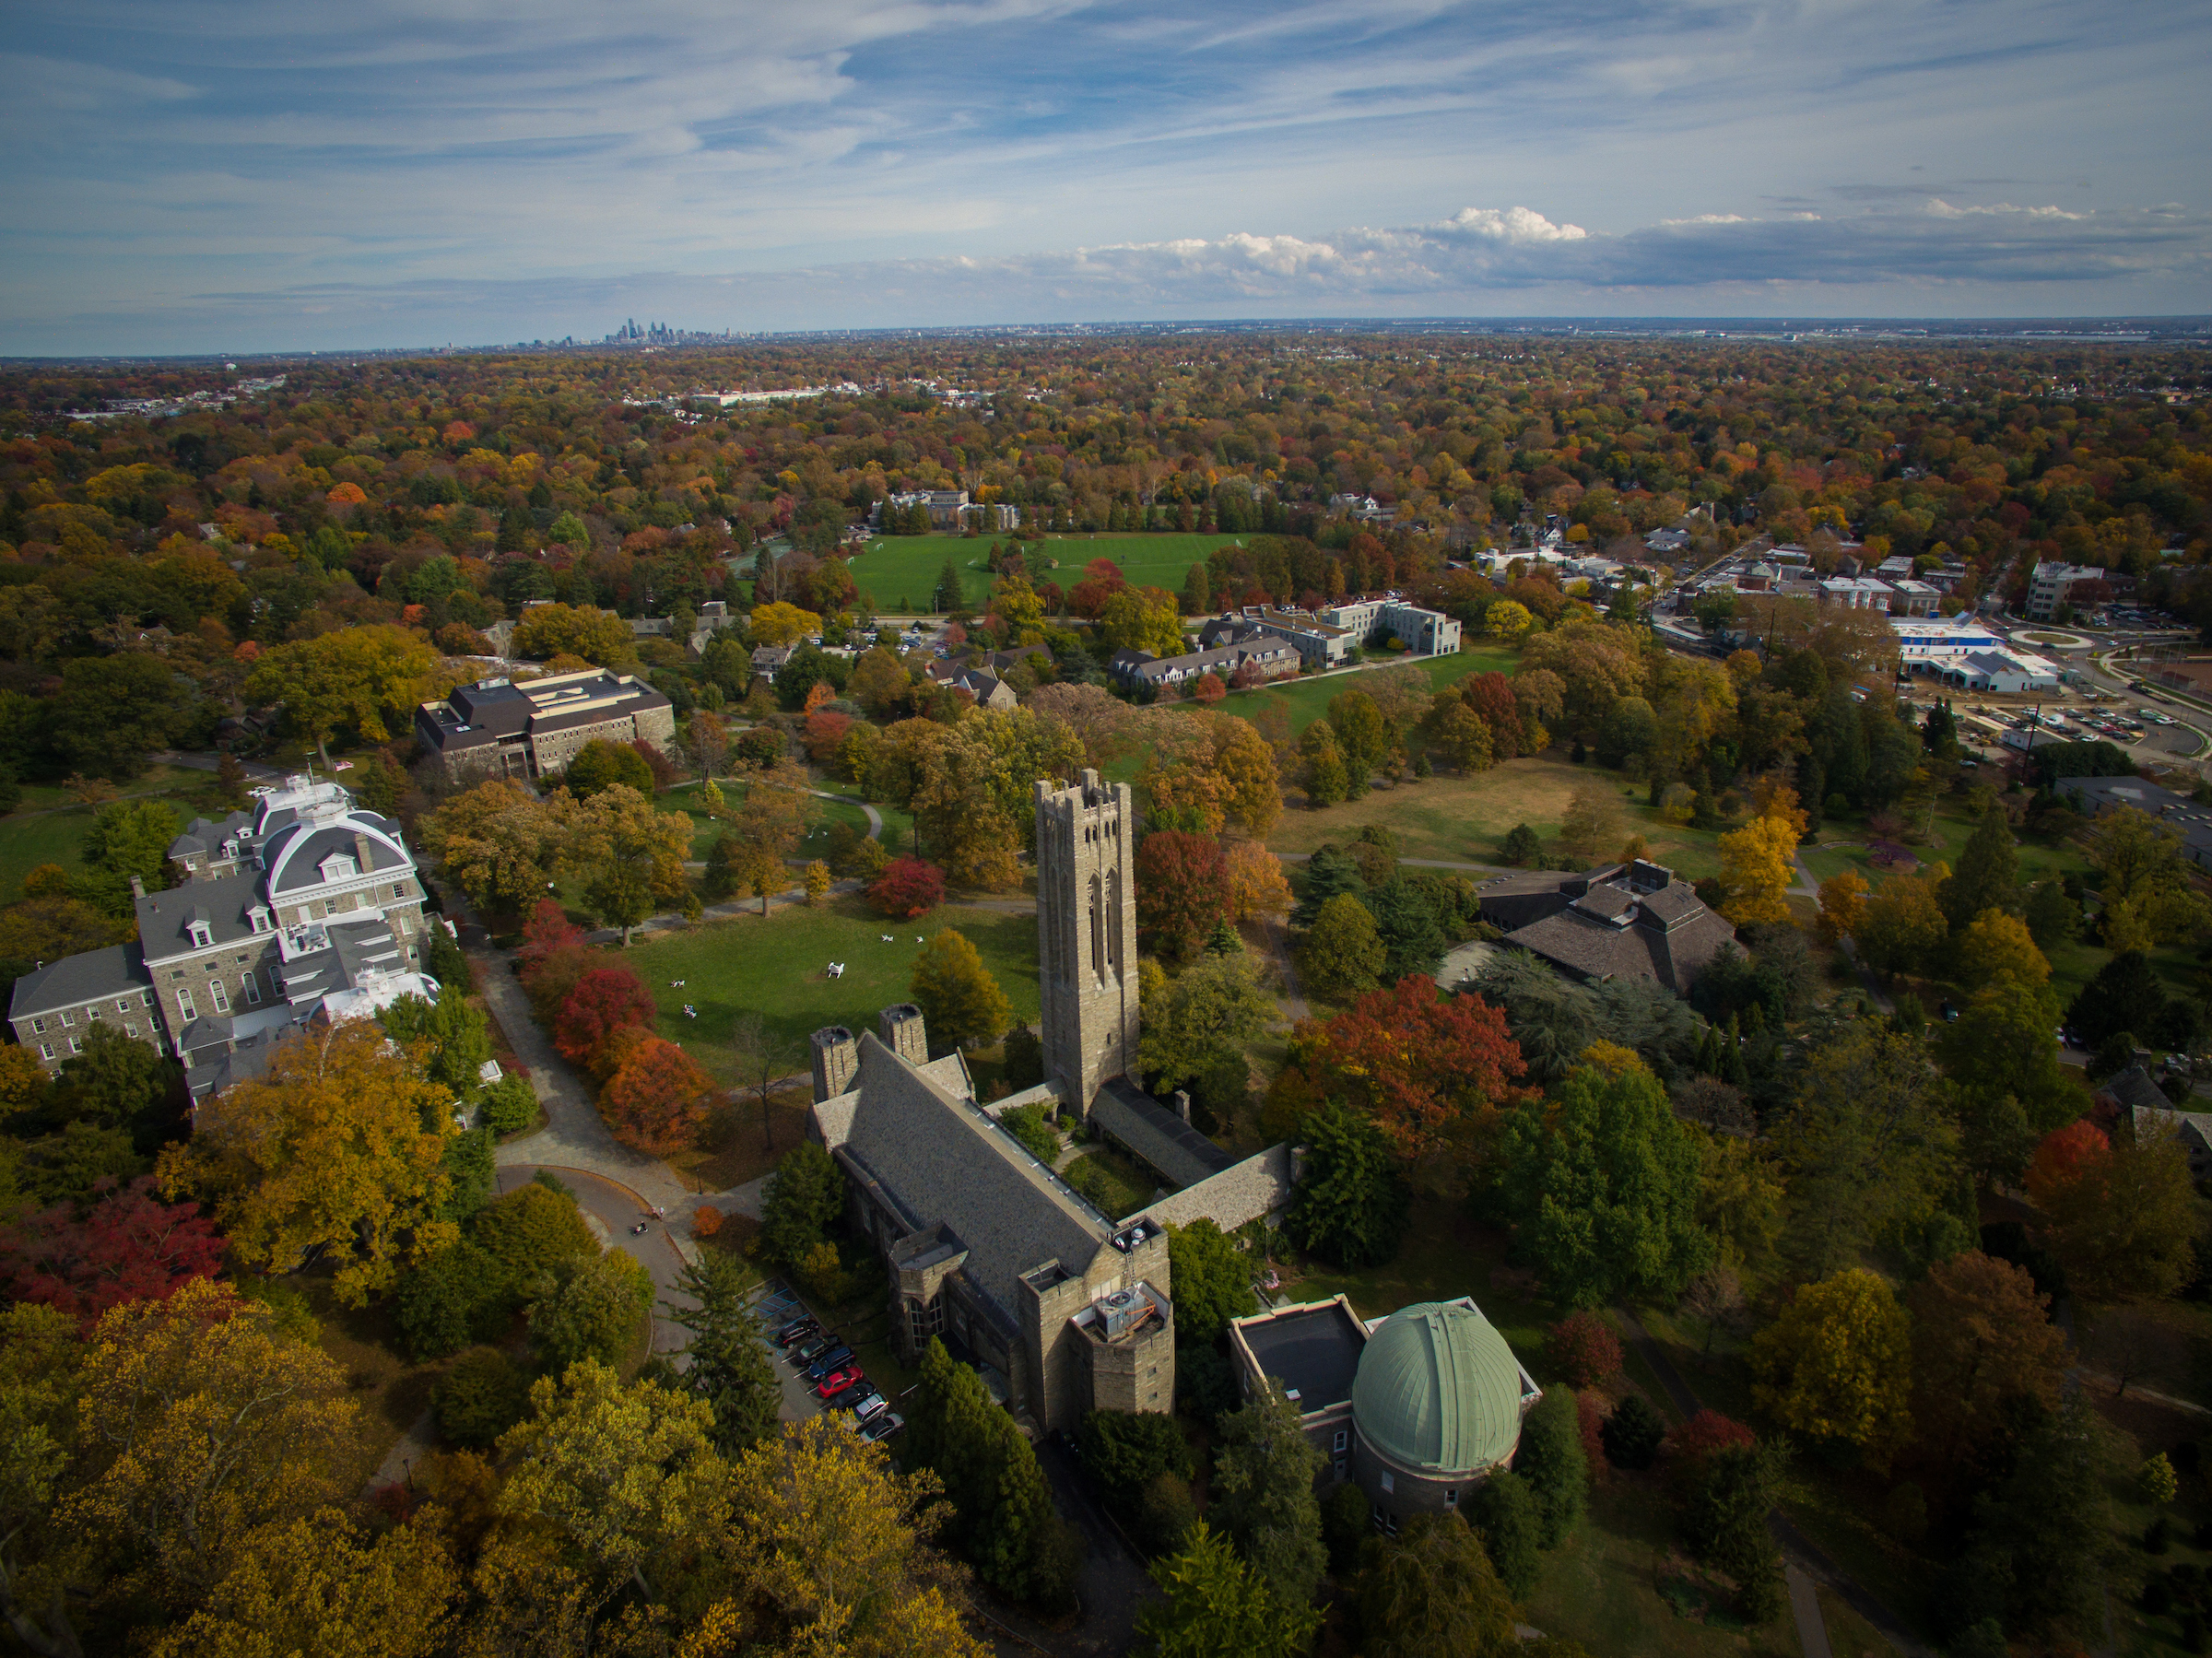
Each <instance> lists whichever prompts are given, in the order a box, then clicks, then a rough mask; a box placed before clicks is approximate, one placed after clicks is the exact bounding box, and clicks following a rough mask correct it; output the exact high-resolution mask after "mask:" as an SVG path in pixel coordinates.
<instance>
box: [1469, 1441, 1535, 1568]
mask: <svg viewBox="0 0 2212 1658" xmlns="http://www.w3.org/2000/svg"><path fill="white" fill-rule="evenodd" d="M1461 1513H1462V1515H1463V1517H1464V1518H1465V1521H1466V1523H1468V1524H1469V1525H1471V1526H1473V1527H1474V1528H1475V1535H1477V1537H1479V1538H1481V1539H1482V1552H1483V1553H1484V1554H1486V1555H1488V1557H1489V1559H1490V1564H1491V1565H1492V1566H1493V1567H1494V1568H1496V1569H1497V1572H1498V1581H1499V1582H1500V1583H1502V1584H1504V1585H1505V1592H1506V1593H1508V1594H1510V1595H1512V1597H1513V1598H1514V1599H1515V1600H1525V1599H1526V1598H1527V1597H1528V1595H1529V1593H1531V1592H1532V1591H1533V1590H1534V1589H1535V1586H1536V1577H1537V1574H1538V1573H1539V1572H1540V1571H1541V1570H1543V1564H1544V1562H1543V1557H1542V1549H1543V1546H1544V1543H1543V1538H1544V1528H1543V1523H1542V1522H1541V1521H1539V1520H1538V1519H1537V1518H1536V1499H1535V1498H1534V1497H1532V1496H1530V1495H1529V1490H1528V1482H1527V1481H1526V1480H1524V1479H1523V1478H1522V1477H1521V1476H1519V1475H1517V1474H1515V1473H1514V1472H1513V1471H1512V1469H1510V1468H1493V1469H1492V1470H1491V1471H1490V1475H1489V1477H1488V1478H1487V1479H1485V1480H1484V1481H1483V1482H1482V1483H1481V1484H1480V1485H1478V1486H1477V1487H1475V1489H1474V1490H1473V1491H1471V1492H1469V1493H1468V1496H1467V1502H1466V1506H1465V1508H1464V1509H1463V1510H1462V1511H1461Z"/></svg>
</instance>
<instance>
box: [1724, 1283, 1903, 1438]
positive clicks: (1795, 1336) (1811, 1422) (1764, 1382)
mask: <svg viewBox="0 0 2212 1658" xmlns="http://www.w3.org/2000/svg"><path fill="white" fill-rule="evenodd" d="M1751 1373H1752V1376H1753V1379H1754V1380H1753V1385H1752V1397H1753V1398H1754V1399H1756V1400H1757V1401H1758V1402H1759V1408H1760V1409H1761V1410H1764V1411H1765V1412H1766V1413H1767V1414H1768V1415H1769V1416H1771V1417H1773V1418H1774V1419H1775V1420H1776V1421H1777V1422H1779V1423H1781V1424H1782V1425H1783V1427H1784V1428H1787V1429H1790V1430H1791V1431H1792V1432H1793V1433H1801V1434H1804V1435H1805V1436H1806V1438H1807V1439H1812V1440H1832V1441H1834V1442H1836V1443H1838V1444H1841V1445H1849V1446H1853V1447H1855V1448H1857V1449H1858V1450H1859V1451H1860V1452H1864V1453H1865V1456H1866V1458H1867V1460H1868V1461H1869V1462H1870V1463H1872V1464H1874V1465H1875V1466H1877V1467H1885V1466H1887V1465H1888V1460H1889V1457H1890V1455H1891V1454H1892V1453H1893V1452H1895V1451H1897V1450H1898V1449H1899V1448H1900V1446H1902V1445H1903V1444H1904V1443H1905V1441H1906V1440H1908V1439H1910V1438H1911V1437H1912V1405H1911V1394H1910V1390H1911V1387H1912V1344H1911V1336H1910V1326H1909V1323H1908V1321H1907V1320H1906V1317H1905V1310H1904V1309H1903V1308H1902V1307H1900V1306H1899V1305H1898V1304H1897V1297H1896V1296H1895V1294H1893V1293H1892V1292H1891V1290H1890V1288H1889V1286H1888V1283H1887V1282H1886V1281H1885V1280H1884V1279H1882V1278H1881V1277H1879V1276H1877V1275H1875V1274H1874V1273H1871V1272H1868V1271H1867V1270H1866V1269H1865V1267H1860V1266H1854V1267H1847V1268H1845V1269H1844V1270H1843V1271H1841V1272H1837V1273H1831V1274H1830V1275H1829V1276H1827V1277H1825V1278H1823V1279H1821V1280H1820V1281H1819V1282H1818V1283H1816V1284H1806V1285H1802V1286H1800V1287H1799V1288H1798V1289H1797V1291H1796V1293H1795V1294H1794V1296H1793V1297H1792V1298H1791V1299H1790V1303H1789V1305H1788V1306H1787V1307H1786V1308H1784V1309H1783V1313H1782V1316H1781V1317H1780V1318H1778V1319H1776V1320H1775V1321H1774V1323H1771V1324H1770V1325H1768V1326H1767V1328H1766V1329H1764V1330H1761V1331H1760V1332H1759V1335H1757V1336H1755V1337H1753V1338H1752V1343H1751Z"/></svg>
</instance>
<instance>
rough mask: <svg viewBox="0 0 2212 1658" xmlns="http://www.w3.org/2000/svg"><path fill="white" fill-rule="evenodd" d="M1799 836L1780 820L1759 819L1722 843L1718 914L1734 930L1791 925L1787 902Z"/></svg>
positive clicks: (1736, 831)
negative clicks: (1748, 927) (1719, 908)
mask: <svg viewBox="0 0 2212 1658" xmlns="http://www.w3.org/2000/svg"><path fill="white" fill-rule="evenodd" d="M1796 855H1797V834H1796V831H1795V830H1794V829H1792V828H1791V827H1790V825H1789V824H1788V823H1787V822H1786V821H1784V820H1783V819H1782V818H1779V817H1754V818H1753V819H1752V820H1751V821H1750V822H1749V823H1747V824H1746V825H1744V827H1743V828H1742V829H1737V830H1735V832H1734V833H1732V834H1726V835H1723V836H1722V837H1721V886H1722V888H1724V890H1725V892H1726V894H1727V896H1726V898H1725V899H1724V900H1723V901H1722V904H1721V912H1722V913H1723V914H1724V915H1725V916H1727V918H1728V919H1729V920H1730V921H1732V922H1734V923H1735V924H1736V925H1737V926H1739V927H1742V926H1750V925H1753V924H1755V923H1758V924H1768V925H1772V924H1777V923H1787V922H1788V920H1789V919H1790V906H1789V900H1788V899H1787V897H1786V896H1785V895H1786V894H1787V893H1788V892H1789V889H1790V887H1791V885H1792V884H1793V883H1794V881H1795V879H1796V862H1795V860H1796Z"/></svg>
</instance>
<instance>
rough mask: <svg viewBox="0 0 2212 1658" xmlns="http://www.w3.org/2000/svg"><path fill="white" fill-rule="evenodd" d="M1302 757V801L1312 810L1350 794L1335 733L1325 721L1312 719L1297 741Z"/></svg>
mask: <svg viewBox="0 0 2212 1658" xmlns="http://www.w3.org/2000/svg"><path fill="white" fill-rule="evenodd" d="M1298 747H1299V752H1300V754H1301V755H1303V756H1304V757H1305V773H1304V781H1305V785H1306V804H1307V805H1310V806H1312V807H1313V808H1314V809H1315V810H1319V809H1320V808H1322V807H1324V806H1333V805H1336V804H1337V803H1338V802H1340V801H1342V800H1344V799H1345V798H1346V797H1347V794H1349V793H1350V789H1351V775H1350V773H1349V772H1348V771H1347V770H1346V769H1345V764H1344V755H1343V753H1342V752H1341V751H1340V750H1339V749H1338V748H1337V747H1336V733H1335V731H1334V730H1333V729H1332V728H1331V727H1330V725H1329V723H1328V722H1327V721H1326V720H1316V721H1314V722H1313V723H1312V724H1311V725H1309V726H1307V727H1306V731H1305V735H1303V736H1301V737H1300V738H1299V740H1298Z"/></svg>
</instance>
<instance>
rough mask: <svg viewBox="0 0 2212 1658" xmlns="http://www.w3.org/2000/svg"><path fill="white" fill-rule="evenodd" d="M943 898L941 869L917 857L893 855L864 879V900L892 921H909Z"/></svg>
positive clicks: (937, 903) (928, 909)
mask: <svg viewBox="0 0 2212 1658" xmlns="http://www.w3.org/2000/svg"><path fill="white" fill-rule="evenodd" d="M944 901H945V872H944V871H943V870H942V869H939V868H938V867H937V866H936V865H935V864H931V863H928V862H925V861H924V860H923V859H921V858H893V859H892V860H891V861H890V862H889V863H888V864H885V865H884V866H883V871H882V873H881V874H879V875H878V876H877V877H876V878H875V879H874V880H873V881H871V882H869V883H868V902H870V903H871V904H874V905H875V906H876V908H877V911H879V912H880V913H882V914H885V915H888V916H889V917H890V918H891V919H892V920H893V921H912V920H913V919H914V917H915V916H917V915H923V914H926V913H927V912H928V911H932V910H935V908H936V907H937V906H938V905H939V904H941V903H943V902H944Z"/></svg>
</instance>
